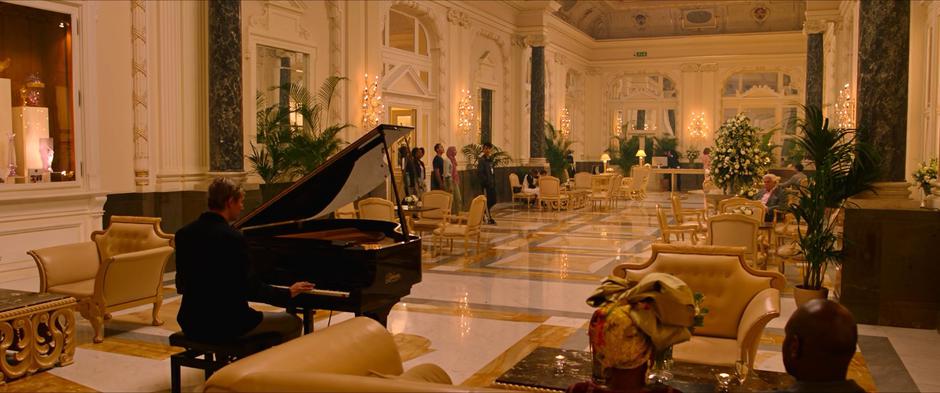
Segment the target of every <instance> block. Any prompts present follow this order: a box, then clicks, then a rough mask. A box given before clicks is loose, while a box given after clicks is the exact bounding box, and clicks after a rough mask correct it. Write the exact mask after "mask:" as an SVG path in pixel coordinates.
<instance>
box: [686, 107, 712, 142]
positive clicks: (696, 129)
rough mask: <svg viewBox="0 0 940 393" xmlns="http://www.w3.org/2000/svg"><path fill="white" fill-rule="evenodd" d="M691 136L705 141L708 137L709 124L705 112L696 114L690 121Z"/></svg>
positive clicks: (693, 113)
mask: <svg viewBox="0 0 940 393" xmlns="http://www.w3.org/2000/svg"><path fill="white" fill-rule="evenodd" d="M688 129H689V136H690V137H692V139H693V140H695V139H705V137H706V136H708V123H706V122H705V112H702V113H699V114H695V112H692V117H691V118H690V120H689V128H688Z"/></svg>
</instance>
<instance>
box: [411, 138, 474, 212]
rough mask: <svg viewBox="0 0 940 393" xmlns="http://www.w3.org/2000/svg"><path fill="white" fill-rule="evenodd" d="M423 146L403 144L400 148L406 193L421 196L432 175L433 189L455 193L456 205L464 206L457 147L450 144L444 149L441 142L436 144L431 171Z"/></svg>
mask: <svg viewBox="0 0 940 393" xmlns="http://www.w3.org/2000/svg"><path fill="white" fill-rule="evenodd" d="M424 155H425V150H424V148H423V147H415V148H412V149H411V151H408V148H407V147H405V146H402V147H400V148H399V150H398V156H399V160H400V161H399V165H401V168H402V171H403V172H404V182H403V183H404V187H405V189H404V195H405V196H409V195H414V196H417V197H419V198H420V197H421V194H424V192H425V191H428V190H427V182H426V180H428V178H429V177H430V181H431V190H442V191H446V192H449V193H451V194H452V195H453V201H454V206H462V205H463V199H462V198H461V195H460V175H459V174H458V172H457V148H456V147H454V146H450V147H448V148H447V150H446V151H445V150H444V146H443V145H442V144H440V143H438V144H435V145H434V158H433V159H432V160H431V173H430V174H429V173H428V172H427V169H426V168H427V167H426V166H425V164H424V161H423V158H424Z"/></svg>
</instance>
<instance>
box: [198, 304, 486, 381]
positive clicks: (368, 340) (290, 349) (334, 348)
mask: <svg viewBox="0 0 940 393" xmlns="http://www.w3.org/2000/svg"><path fill="white" fill-rule="evenodd" d="M451 383H452V382H451V380H450V377H449V376H448V375H447V373H446V372H445V371H444V370H443V369H441V368H440V367H438V366H437V365H434V364H421V365H417V366H415V367H413V368H411V369H409V370H408V371H404V369H403V367H402V359H401V356H400V355H399V354H398V348H397V347H396V345H395V340H394V339H393V338H392V335H391V334H389V332H388V331H387V330H385V328H384V327H382V325H380V324H378V323H377V322H375V321H373V320H371V319H369V318H365V317H359V318H354V319H351V320H348V321H345V322H342V323H339V324H336V325H333V326H331V327H328V328H326V329H323V330H319V331H317V332H316V333H313V334H308V335H305V336H303V337H300V338H297V339H295V340H292V341H289V342H287V343H284V344H281V345H278V346H275V347H272V348H269V349H267V350H264V351H261V352H258V353H256V354H254V355H251V356H249V357H246V358H244V359H241V360H238V361H236V362H234V363H232V364H230V365H228V366H225V367H223V368H222V369H221V370H219V371H217V372H216V373H215V374H213V375H212V377H211V378H209V380H208V381H206V385H205V391H206V392H466V391H478V390H481V389H474V388H468V387H458V386H453V385H451ZM482 390H485V389H482Z"/></svg>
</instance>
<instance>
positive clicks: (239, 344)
mask: <svg viewBox="0 0 940 393" xmlns="http://www.w3.org/2000/svg"><path fill="white" fill-rule="evenodd" d="M280 343H281V337H280V335H278V334H277V333H265V334H259V335H255V336H250V337H246V338H242V339H238V340H233V341H224V342H214V343H209V342H203V341H195V340H192V339H190V338H188V337H186V336H185V335H184V334H183V332H176V333H173V334H171V335H170V345H171V346H174V347H181V348H184V349H185V351H183V352H180V353H177V354H174V355H172V356H170V381H171V384H172V391H173V393H178V392H180V389H181V384H182V383H181V380H180V368H181V367H183V366H186V367H190V368H198V369H201V370H204V371H205V373H206V379H209V377H210V376H212V374H213V373H214V372H215V371H216V370H218V369H220V368H222V367H224V366H225V365H227V364H229V363H231V362H234V361H236V360H238V359H241V358H243V357H246V356H248V355H251V354H254V353H256V352H260V351H263V350H265V349H268V348H270V347H273V346H275V345H277V344H280ZM200 356H201V357H202V358H201V359H200Z"/></svg>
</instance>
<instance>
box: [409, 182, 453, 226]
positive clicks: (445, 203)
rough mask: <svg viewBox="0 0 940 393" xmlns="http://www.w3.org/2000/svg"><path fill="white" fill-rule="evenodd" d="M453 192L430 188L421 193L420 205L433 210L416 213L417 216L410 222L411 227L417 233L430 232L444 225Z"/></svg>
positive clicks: (448, 213)
mask: <svg viewBox="0 0 940 393" xmlns="http://www.w3.org/2000/svg"><path fill="white" fill-rule="evenodd" d="M452 199H453V194H451V193H449V192H447V191H441V190H432V191H428V192H425V193H424V194H421V206H423V207H425V208H431V209H433V210H428V211H423V212H419V213H418V218H417V219H416V220H414V222H412V223H411V225H410V226H411V228H412V229H414V231H415V232H417V233H418V234H419V235H420V234H422V233H424V232H432V231H434V230H435V229H437V228H440V227H441V226H442V225H444V220H445V219H446V218H447V216H449V215H450V208H451V201H452Z"/></svg>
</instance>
